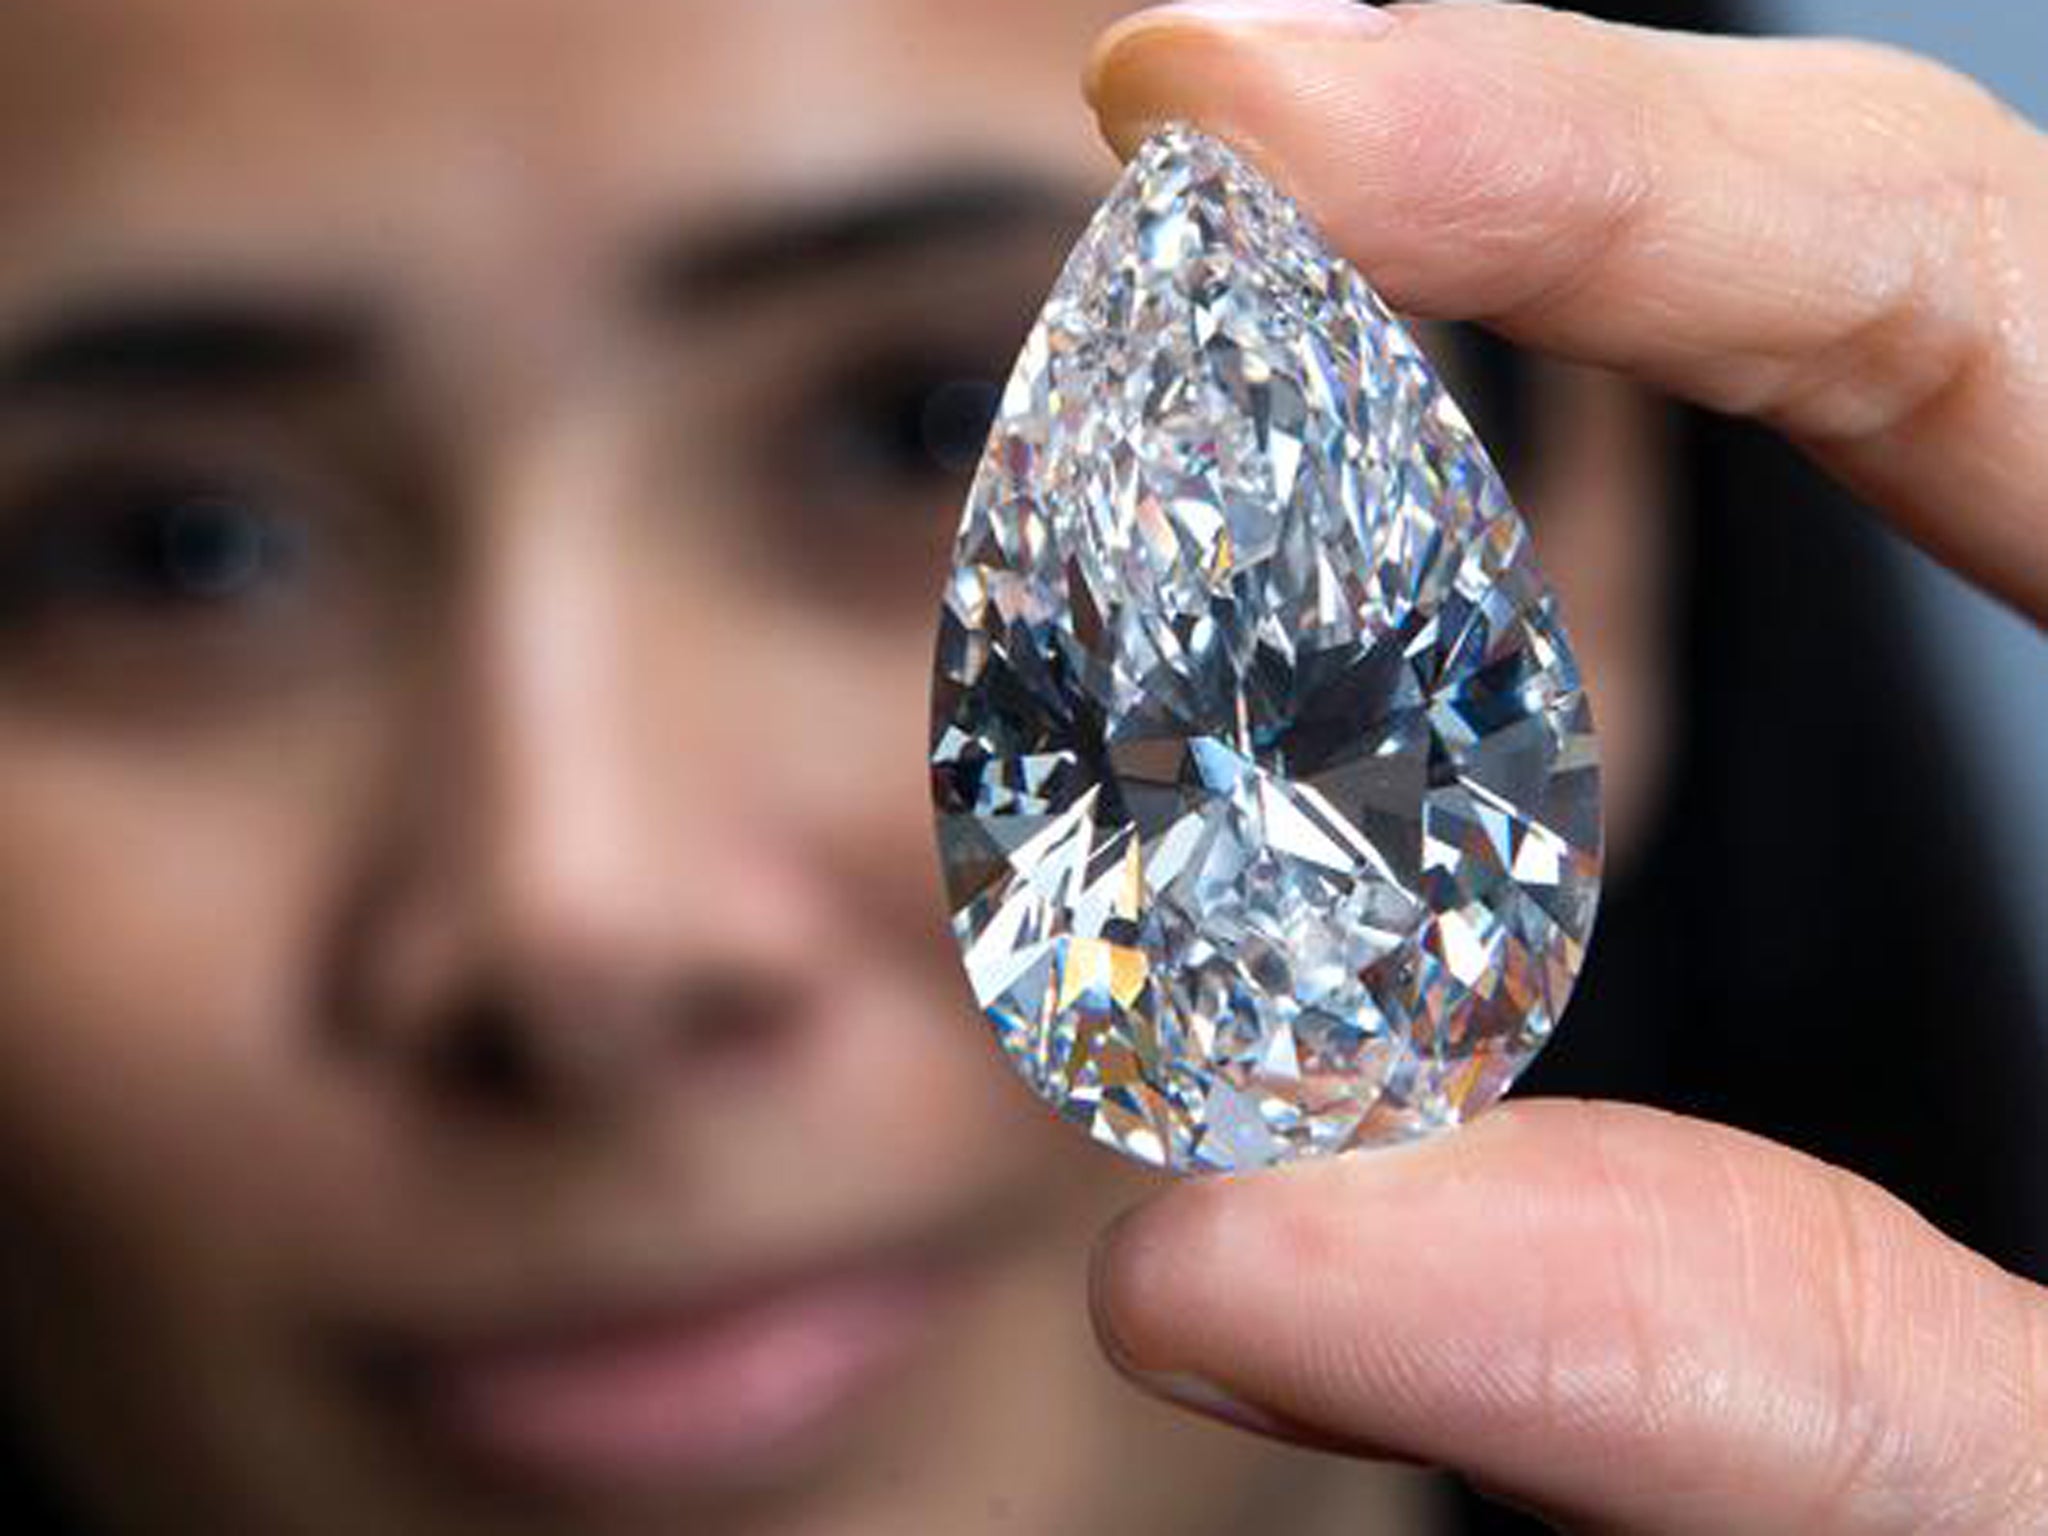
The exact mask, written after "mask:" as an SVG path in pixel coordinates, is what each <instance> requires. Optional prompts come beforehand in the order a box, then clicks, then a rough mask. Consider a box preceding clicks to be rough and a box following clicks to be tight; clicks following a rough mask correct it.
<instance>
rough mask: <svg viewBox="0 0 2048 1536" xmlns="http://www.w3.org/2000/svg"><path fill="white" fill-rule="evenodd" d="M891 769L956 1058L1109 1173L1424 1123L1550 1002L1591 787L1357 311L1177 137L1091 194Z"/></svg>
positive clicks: (1265, 214)
mask: <svg viewBox="0 0 2048 1536" xmlns="http://www.w3.org/2000/svg"><path fill="white" fill-rule="evenodd" d="M931 762H932V768H933V793H934V796H935V799H936V802H937V810H938V824H939V841H940V849H941V853H942V856H943V859H944V864H945V875H946V881H947V886H948V891H949V894H950V898H951V901H952V906H953V914H954V917H953V925H954V930H955V933H956V934H957V936H958V938H959V940H960V944H961V947H962V950H963V952H964V954H965V958H966V963H967V971H968V976H969V979H970V981H971V983H972V986H973V989H974V992H975V994H976V997H977V999H978V1000H979V1002H980V1004H981V1006H982V1007H983V1009H984V1010H985V1011H986V1013H987V1016H988V1018H989V1020H990V1021H991V1022H992V1024H993V1025H994V1028H995V1032H996V1036H997V1038H998V1040H999V1041H1000V1042H1001V1044H1002V1047H1003V1049H1004V1050H1005V1051H1006V1052H1008V1054H1009V1056H1010V1058H1011V1060H1012V1061H1013V1063H1014V1064H1015V1065H1016V1067H1017V1069H1018V1070H1019V1072H1021V1073H1022V1075H1023V1076H1024V1078H1025V1080H1026V1081H1027V1082H1029V1083H1030V1085H1031V1086H1032V1087H1033V1088H1034V1089H1036V1090H1037V1092H1038V1093H1039V1094H1040V1095H1041V1096H1043V1097H1044V1099H1045V1100H1046V1101H1047V1102H1048V1103H1049V1104H1051V1105H1052V1106H1053V1107H1054V1108H1055V1109H1056V1110H1057V1111H1058V1112H1059V1113H1060V1114H1061V1115H1063V1116H1065V1117H1067V1118H1068V1119H1070V1120H1071V1121H1073V1122H1074V1123H1075V1124H1077V1125H1080V1126H1083V1127H1085V1128H1086V1129H1087V1130H1088V1131H1089V1132H1091V1133H1092V1134H1093V1135H1094V1136H1096V1137H1097V1138H1099V1139H1100V1140H1102V1141H1104V1142H1107V1143H1109V1144H1110V1145H1112V1146H1114V1147H1117V1148H1120V1149H1121V1150H1123V1151H1125V1152H1127V1153H1129V1154H1131V1155H1132V1156H1134V1157H1137V1158H1140V1159H1142V1160H1143V1161H1145V1162H1148V1163H1156V1164H1161V1165H1164V1166H1167V1167H1170V1168H1176V1169H1239V1168H1248V1167H1255V1166H1259V1165H1263V1164H1267V1163H1272V1162H1276V1161H1281V1160H1285V1159H1289V1158H1294V1157H1300V1156H1306V1155H1314V1154H1319V1153H1327V1152H1335V1151H1340V1150H1343V1149H1347V1148H1351V1147H1356V1146H1362V1145H1368V1144H1373V1143H1381V1142H1389V1141H1397V1140H1403V1139H1406V1138H1409V1137H1413V1136H1416V1135H1420V1134H1423V1133H1426V1132H1430V1131H1434V1130H1438V1129H1440V1128H1443V1127H1447V1126H1451V1125H1454V1124H1456V1123H1457V1122H1458V1121H1459V1120H1461V1119H1462V1118H1463V1117H1464V1116H1466V1115H1468V1114H1470V1113H1471V1112H1472V1111H1474V1110H1475V1109H1478V1108H1480V1107H1482V1106H1484V1105H1485V1104H1487V1103H1489V1102H1491V1101H1492V1100H1493V1099H1495V1098H1496V1097H1498V1096H1499V1095H1500V1094H1501V1093H1502V1092H1504V1091H1505V1090H1506V1088H1507V1086H1508V1084H1509V1083H1510V1081H1511V1080H1512V1079H1513V1078H1514V1076H1515V1074H1516V1073H1517V1072H1518V1071H1519V1070H1520V1069H1521V1068H1522V1067H1523V1066H1524V1065H1525V1064H1526V1063H1527V1062H1528V1061H1529V1059H1530V1057H1531V1056H1533V1055H1534V1054H1535V1052H1536V1051H1537V1049H1538V1048H1539V1047H1540V1046H1541V1045H1542V1044H1543V1042H1544V1041H1545V1039H1546V1038H1547V1037H1548V1036H1549V1035H1550V1033H1551V1028H1552V1025H1553V1024H1554V1022H1555V1021H1556V1019H1557V1016H1558V1013H1559V1011H1560V1010H1561V1009H1562V1008H1563V1007H1564V1004H1565V999H1566V997H1567V995H1568V993H1569V992H1570V990H1571V986H1572V981H1573V978H1574V977H1575V975H1576V974H1577V971H1578V967H1579V962H1580V958H1581V956H1582V954H1583V953H1584V949H1585V944H1586V940H1587V937H1588V934H1589V931H1590V929H1591V926H1592V922H1593V912H1594V906H1595V902H1596V898H1597V891H1598V881H1599V861H1600V852H1599V850H1600V820H1599V787H1598V769H1597V766H1596V761H1595V753H1594V744H1593V737H1592V724H1591V719H1590V716H1589V713H1588V710H1587V707H1586V700H1585V696H1584V694H1583V693H1582V692H1581V689H1580V683H1579V676H1578V669H1577V666H1576V664H1575V663H1574V661H1573V659H1572V654H1571V650H1570V648H1569V646H1568V645H1567V644H1566V641H1565V637H1564V633H1563V631H1562V629H1561V628H1560V627H1559V623H1558V619H1557V613H1556V605H1555V600H1554V599H1553V597H1552V595H1551V593H1550V591H1549V589H1548V587H1547V586H1546V585H1545V583H1544V581H1543V579H1542V577H1541V575H1540V574H1539V572H1538V570H1537V567H1536V562H1535V560H1534V558H1533V556H1532V554H1531V551H1530V547H1529V538H1528V531H1527V529H1526V528H1525V527H1524V525H1523V523H1522V520H1521V518H1520V517H1518V516H1517V515H1516V513H1515V511H1514V509H1513V507H1512V506H1511V505H1510V504H1509V501H1508V498H1507V494H1506V492H1505V490H1504V489H1503V488H1502V486H1501V483H1500V480H1499V477H1498V476H1497V475H1496V474H1495V472H1494V470H1493V468H1492V466H1491V464H1490V463H1489V462H1488V460H1487V457H1486V454H1485V452H1484V451H1483V450H1482V449H1481V447H1480V446H1479V443H1478V442H1477V440H1476V439H1475V438H1474V437H1473V435H1472V431H1471V429H1470V428H1469V427H1468V426H1467V425H1466V423H1465V419H1464V416H1463V415H1462V414H1461V413H1460V411H1459V409H1458V407H1457V405H1456V404H1455V403H1454V402H1453V401H1452V400H1451V398H1450V396H1449V395H1448V394H1446V393H1445V391H1444V389H1443V387H1442V385H1441V384H1440V383H1439V382H1438V380H1437V377H1436V375H1435V373H1434V372H1433V371H1432V369H1431V367H1430V365H1429V363H1428V362H1427V361H1426V360H1425V359H1424V357H1423V355H1422V353H1421V351H1420V350H1419V349H1418V348H1417V346H1416V344H1415V342H1414V341H1413V340H1412V339H1411V337H1410V336H1409V334H1408V333H1407V332H1406V331H1405V330H1404V329H1403V328H1402V327H1401V325H1400V324H1399V323H1398V322H1397V321H1396V320H1395V319H1394V318H1393V317H1392V315H1390V314H1389V313H1388V311H1387V310H1386V308H1385V307H1384V306H1383V305H1382V303H1381V302H1380V300H1379V299H1378V298H1377V296H1376V295H1374V294H1373V292H1372V291H1371V290H1370V289H1369V288H1368V287H1367V285H1366V283H1365V281H1364V279H1363V278H1361V277H1360V276H1359V275H1358V273H1357V272H1356V271H1354V270H1353V269H1352V268H1350V267H1349V266H1347V265H1346V264H1345V263H1343V262H1342V261H1340V260H1339V259H1337V258H1336V257H1335V256H1334V254H1333V253H1332V252H1331V251H1330V250H1329V249H1328V248H1327V247H1326V246H1325V244H1324V242H1323V241H1322V239H1321V238H1320V237H1319V236H1318V235H1317V233H1316V232H1315V231H1314V230H1313V228H1312V227H1311V226H1310V225H1309V223H1308V222H1307V220H1306V219H1305V217H1304V215H1303V214H1302V213H1301V212H1300V211H1299V209H1297V208H1296V207H1295V206H1294V204H1293V203H1291V202H1290V201H1288V200H1287V199H1286V198H1285V197H1283V196H1282V195H1281V194H1280V193H1278V192H1277V191H1275V190H1274V189H1273V188H1272V187H1271V186H1270V185H1268V184H1267V183H1266V182H1265V181H1263V180H1262V179H1261V178H1260V177H1259V175H1258V174H1257V173H1256V172H1254V171H1253V170H1252V169H1251V168H1250V167H1249V166H1247V165H1246V164H1245V162H1244V161H1242V160H1241V159H1239V158H1238V157H1237V156H1236V155H1235V154H1234V153H1232V152H1231V151H1230V150H1228V149H1226V148H1225V147H1224V146H1222V145H1221V144H1218V143H1217V142H1215V141H1214V140H1212V139H1209V138H1206V137H1204V136H1202V135H1200V134H1198V133H1196V132H1194V131H1193V130H1191V129H1186V128H1171V129H1168V130H1166V131H1164V132H1163V133H1161V134H1160V135H1158V136H1157V137H1155V138H1154V139H1153V140H1152V141H1151V142H1150V143H1148V144H1147V145H1146V146H1145V147H1144V149H1143V150H1141V151H1140V153H1139V154H1138V155H1137V157H1136V158H1135V159H1134V160H1133V162H1132V163H1131V165H1130V166H1129V168H1128V169H1127V170H1126V171H1125V173H1124V176H1123V179H1122V180H1121V181H1120V182H1119V183H1118V185H1117V187H1116V189H1115V191H1114V192H1113V193H1112V194H1111V196H1110V198H1109V199H1108V201H1107V202H1106V203H1105V204H1104V205H1103V207H1102V208H1101V209H1100V210H1099V211H1098V212H1097V214H1096V216H1095V219H1094V221H1093V223H1092V224H1091V225H1090V226H1089V228H1088V230H1087V233H1086V234H1085V235H1084V236H1083V237H1082V239H1081V242H1080V244H1079V245H1078V247H1077V248H1076V249H1075V251H1074V253H1073V255H1072V256H1071V257H1070V258H1069V260H1068V263H1067V266H1066V270H1065V272H1064V273H1063V274H1062V276H1061V277H1060V280H1059V283H1058V286H1057V287H1056V288H1055V289H1054V290H1053V293H1052V297H1051V298H1050V299H1049V300H1048V302H1047V304H1046V307H1045V311H1044V314H1043V315H1042V316H1041V317H1040V319H1039V321H1038V324H1037V326H1036V328H1035V329H1034V330H1033V331H1032V333H1031V336H1030V339H1029V340H1028V341H1027V342H1026V343H1025V345H1024V350H1023V353H1022V355H1021V356H1020V358H1019V359H1018V362H1017V366H1016V371H1015V373H1014V374H1013V375H1012V377H1011V379H1010V382H1009V386H1008V389H1007V391H1006V392H1005V394H1004V396H1003V400H1002V405H1001V409H1000V411H999V413H998V416H997V420H996V423H995V426H994V430H993V432H992V434H991V436H990V440H989V444H988V449H987V453H986V455H985V457H984V458H983V460H982V464H981V468H980V474H979V478H978V479H977V480H976V482H975V486H974V490H973V494H972V496H971V498H970V500H969V503H968V506H967V512H966V517H965V520H964V522H963V525H962V528H961V531H960V538H959V544H958V547H957V549H956V552H955V565H954V569H953V572H952V576H951V579H950V585H949V586H948V589H947V592H946V597H945V605H944V610H943V612H942V615H941V619H940V635H939V644H938V667H937V678H936V687H935V696H934V701H933V733H932V752H931Z"/></svg>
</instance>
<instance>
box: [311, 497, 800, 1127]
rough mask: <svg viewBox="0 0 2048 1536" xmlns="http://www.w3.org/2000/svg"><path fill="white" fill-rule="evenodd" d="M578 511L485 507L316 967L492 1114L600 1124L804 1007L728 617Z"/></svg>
mask: <svg viewBox="0 0 2048 1536" xmlns="http://www.w3.org/2000/svg"><path fill="white" fill-rule="evenodd" d="M582 510H583V511H584V512H585V514H586V515H581V516H578V515H567V514H566V513H565V514H564V515H543V514H535V515H533V516H531V517H529V518H520V517H517V516H507V517H505V518H504V520H503V524H502V525H501V527H500V528H499V529H498V530H496V532H495V535H494V537H493V539H492V540H490V541H489V549H488V551H487V553H486V554H485V555H483V556H482V557H480V558H479V560H478V561H477V562H476V564H475V568H474V569H473V570H472V571H471V572H470V573H469V574H468V575H467V576H466V577H465V578H464V579H463V580H462V581H460V582H459V583H456V585H457V586H458V587H459V588H460V591H461V596H460V598H459V600H458V601H457V602H456V603H455V604H453V605H452V612H451V614H450V615H449V617H448V619H447V621H446V623H445V626H444V638H443V639H442V640H441V641H440V642H438V643H437V656H438V658H439V659H438V660H437V661H436V662H435V664H434V665H433V666H432V667H431V668H430V671H431V674H432V680H431V682H429V683H426V684H423V685H422V687H421V689H420V691H419V698H420V699H421V701H422V705H421V709H420V712H419V715H418V718H417V719H416V721H415V725H414V728H413V730H412V731H411V732H410V733H409V736H410V740H411V742H412V743H413V750H412V751H411V752H409V753H408V756H407V761H406V762H404V763H403V764H400V765H399V766H398V767H397V769H396V771H395V773H394V776H393V782H394V785H395V786H396V796H397V799H398V801H399V803H400V805H401V807H402V809H401V810H400V811H399V812H398V813H397V814H395V815H393V816H391V817H390V818H388V824H389V826H390V827H392V828H393V829H394V830H395V831H396V833H397V835H395V836H392V837H390V838H387V839H385V840H384V841H383V842H382V845H381V846H382V854H381V857H380V858H379V860H378V861H377V867H376V869H375V870H374V872H372V873H369V874H367V875H366V877H365V878H364V880H363V882H362V886H361V889H360V893H359V897H358V906H357V909H356V911H357V918H356V921H354V922H352V923H351V924H350V925H348V926H349V931H350V932H351V934H352V935H353V941H352V942H351V943H349V944H348V945H346V946H344V947H345V948H346V949H347V950H348V951H349V952H348V953H347V954H345V955H344V956H342V957H341V959H340V962H339V964H338V966H337V968H336V974H337V977H338V978H339V979H340V982H341V985H340V987H339V995H338V1004H337V1007H338V1017H339V1021H340V1023H341V1025H342V1027H343V1030H344V1034H345V1037H346V1038H348V1039H349V1040H351V1041H353V1042H354V1043H355V1044H356V1045H357V1046H359V1047H364V1048H366V1049H367V1051H368V1053H369V1055H370V1056H371V1057H372V1058H373V1059H375V1060H378V1061H380V1062H383V1063H385V1064H387V1065H389V1066H392V1067H394V1068H396V1069H398V1070H399V1071H401V1072H402V1073H403V1075H404V1077H405V1079H406V1080H407V1081H408V1082H409V1083H411V1084H413V1085H415V1086H424V1087H429V1088H431V1089H433V1090H434V1091H435V1092H437V1093H440V1094H444V1095H445V1094H452V1095H456V1096H459V1097H461V1098H463V1099H465V1100H468V1101H472V1102H478V1103H484V1104H488V1105H491V1106H494V1107H497V1108H500V1109H504V1108H514V1107H517V1108H521V1109H525V1110H529V1111H530V1110H536V1109H549V1110H562V1109H570V1108H576V1109H591V1108H612V1107H616V1106H617V1105H618V1104H619V1102H620V1101H621V1100H622V1099H624V1098H626V1097H628V1096H630V1095H633V1094H637V1093H641V1092H644V1091H646V1090H648V1089H649V1088H652V1087H654V1086H655V1085H657V1084H659V1083H661V1082H662V1081H663V1080H664V1079H665V1078H667V1077H671V1076H673V1075H675V1074H674V1069H675V1068H676V1067H677V1066H679V1065H680V1064H683V1063H695V1064H697V1065H699V1066H702V1065H704V1064H707V1063H710V1062H713V1061H730V1060H732V1059H733V1058H736V1057H737V1058H752V1057H757V1056H760V1055H761V1054H762V1053H764V1052H767V1051H769V1050H771V1049H773V1048H774V1046H775V1045H776V1044H777V1042H779V1041H780V1040H782V1039H783V1037H785V1036H786V1035H788V1034H789V1033H790V1031H791V1030H792V1029H793V1027H794V1023H795V1021H796V1020H797V1019H798V1018H799V1017H800V1016H802V1014H803V1013H804V1011H805V1003H804V994H805V992H806V989H807V982H806V980H805V967H806V964H807V950H806V947H805V943H804V939H803V929H804V921H803V916H802V909H803V906H804V900H803V897H802V895H801V892H800V889H799V887H800V883H801V882H800V880H799V878H798V875H797V870H796V861H795V857H794V854H793V852H792V850H790V849H788V848H786V847H785V846H783V839H782V838H781V836H780V835H779V833H778V830H777V827H778V818H776V817H775V816H774V815H773V814H772V810H773V807H772V803H771V800H772V791H771V790H770V789H769V788H768V779H769V778H771V777H772V775H764V773H763V771H762V764H761V760H760V756H761V749H760V747H759V745H758V744H757V743H755V742H754V740H753V737H754V734H755V731H754V726H755V723H757V722H759V721H760V720H761V719H762V718H763V712H764V701H763V698H762V697H761V695H762V694H763V693H764V692H765V691H767V690H766V688H765V685H764V684H763V682H762V680H761V679H759V678H752V677H749V676H748V673H747V668H746V666H745V662H744V657H745V654H746V652H745V649H744V646H743V645H742V644H741V642H740V638H739V636H738V634H737V631H738V630H739V628H740V627H741V625H742V623H743V621H742V620H741V619H740V617H739V616H738V615H736V614H735V613H733V612H732V605H731V604H730V603H729V601H727V600H726V599H725V598H723V597H722V596H721V589H722V586H723V583H721V582H720V581H719V580H718V579H717V574H718V573H717V572H716V571H711V570H701V571H700V570H698V569H696V568H694V567H692V566H691V564H690V563H689V562H688V561H687V560H684V559H677V560H675V561H672V562H668V563H665V564H662V565H661V566H660V567H659V568H652V564H651V562H650V561H649V560H648V558H647V551H646V550H645V549H639V550H637V551H636V550H635V549H634V548H633V547H632V541H630V540H629V539H626V538H624V537H622V536H620V534H619V531H618V530H617V529H615V528H609V527H607V526H605V523H604V521H603V516H602V514H600V513H598V512H595V511H592V510H590V509H589V507H588V505H587V504H585V506H584V508H583V509H582Z"/></svg>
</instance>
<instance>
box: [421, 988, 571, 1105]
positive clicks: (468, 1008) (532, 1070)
mask: <svg viewBox="0 0 2048 1536" xmlns="http://www.w3.org/2000/svg"><path fill="white" fill-rule="evenodd" d="M530 1040H531V1032H530V1031H529V1030H527V1029H526V1028H524V1027H523V1026H522V1025H521V1024H520V1022H519V1020H518V1018H517V1017H516V1010H515V1008H514V1007H513V1006H512V1005H510V1004H509V1003H507V1002H506V1001H504V1000H503V999H497V998H476V999H473V1000H471V1001H470V1002H468V1003H466V1004H465V1005H463V1006H462V1007H460V1008H457V1009H455V1010H453V1011H452V1012H451V1013H450V1015H449V1017H448V1018H447V1019H446V1021H445V1022H444V1024H443V1026H442V1028H440V1029H438V1030H435V1031H433V1032H432V1033H431V1034H430V1035H429V1036H428V1037H427V1040H426V1042H425V1045H424V1049H423V1050H422V1052H421V1058H422V1059H421V1067H422V1069H423V1073H424V1075H425V1077H426V1078H427V1079H428V1081H429V1082H431V1083H432V1084H433V1085H434V1086H435V1088H437V1089H438V1090H440V1091H441V1092H442V1093H444V1094H445V1095H446V1096H448V1097H449V1098H452V1099H457V1100H462V1101H466V1102H473V1103H488V1104H495V1105H506V1106H511V1105H518V1106H524V1107H533V1106H538V1105H539V1104H540V1103H541V1102H542V1101H543V1100H545V1099H547V1098H549V1097H550V1096H551V1095H550V1093H549V1091H548V1081H547V1079H548V1074H547V1073H546V1072H545V1071H544V1070H543V1068H542V1066H541V1064H540V1062H539V1061H538V1060H537V1059H536V1058H535V1055H534V1052H533V1050H532V1048H531V1043H530Z"/></svg>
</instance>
